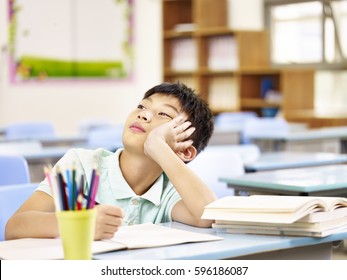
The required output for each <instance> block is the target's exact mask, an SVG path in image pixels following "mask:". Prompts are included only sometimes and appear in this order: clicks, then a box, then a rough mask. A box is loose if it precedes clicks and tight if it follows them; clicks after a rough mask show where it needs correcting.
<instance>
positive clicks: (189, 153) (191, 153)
mask: <svg viewBox="0 0 347 280" xmlns="http://www.w3.org/2000/svg"><path fill="white" fill-rule="evenodd" d="M176 154H177V156H178V157H179V158H180V159H181V160H183V161H184V162H189V161H191V160H193V159H194V158H195V157H196V155H197V150H196V148H195V147H194V146H193V145H190V146H189V147H188V148H186V149H185V150H183V151H179V152H177V153H176Z"/></svg>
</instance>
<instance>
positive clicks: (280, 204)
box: [205, 195, 347, 213]
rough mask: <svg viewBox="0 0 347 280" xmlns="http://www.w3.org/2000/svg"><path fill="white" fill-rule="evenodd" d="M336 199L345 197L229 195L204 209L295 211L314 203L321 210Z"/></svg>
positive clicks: (343, 199) (328, 206)
mask: <svg viewBox="0 0 347 280" xmlns="http://www.w3.org/2000/svg"><path fill="white" fill-rule="evenodd" d="M338 201H341V203H343V202H344V203H345V205H346V206H347V199H346V198H341V197H311V196H278V195H252V196H229V197H223V198H221V199H219V200H216V201H214V202H212V203H210V204H209V205H207V206H206V207H205V209H207V210H209V209H221V210H225V211H226V212H274V213H280V212H287V213H289V212H295V211H298V210H299V209H300V208H308V209H309V208H312V206H313V205H316V206H317V207H319V208H322V210H324V209H325V210H328V209H332V208H333V205H334V204H336V203H337V202H338Z"/></svg>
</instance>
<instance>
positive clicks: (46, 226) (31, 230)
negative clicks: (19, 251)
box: [5, 211, 59, 240]
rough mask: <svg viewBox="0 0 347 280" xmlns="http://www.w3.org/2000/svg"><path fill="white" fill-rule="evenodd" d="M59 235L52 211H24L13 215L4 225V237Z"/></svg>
mask: <svg viewBox="0 0 347 280" xmlns="http://www.w3.org/2000/svg"><path fill="white" fill-rule="evenodd" d="M57 236H59V229H58V223H57V219H56V216H55V213H54V212H51V213H48V212H38V211H26V212H22V213H18V214H16V215H14V216H13V217H12V218H11V219H10V220H9V221H8V223H7V225H6V231H5V239H6V240H10V239H18V238H26V237H31V238H55V237H57Z"/></svg>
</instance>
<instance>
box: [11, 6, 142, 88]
mask: <svg viewBox="0 0 347 280" xmlns="http://www.w3.org/2000/svg"><path fill="white" fill-rule="evenodd" d="M134 1H135V0H59V1H57V0H9V45H10V79H11V82H12V83H25V82H30V81H35V82H48V81H66V80H69V81H81V80H111V81H124V80H129V78H131V76H132V73H133V64H134V63H133V49H134V36H133V34H134V17H133V11H134Z"/></svg>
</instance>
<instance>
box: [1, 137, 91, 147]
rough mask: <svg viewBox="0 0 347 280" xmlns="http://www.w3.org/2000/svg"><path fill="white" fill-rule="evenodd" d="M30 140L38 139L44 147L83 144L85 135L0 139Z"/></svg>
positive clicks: (6, 140) (12, 140) (8, 140)
mask: <svg viewBox="0 0 347 280" xmlns="http://www.w3.org/2000/svg"><path fill="white" fill-rule="evenodd" d="M28 141H29V142H30V141H39V142H40V143H41V144H42V146H44V147H51V146H80V145H82V146H85V145H86V144H87V136H83V135H75V136H53V137H38V138H23V139H22V138H21V139H0V143H11V142H28Z"/></svg>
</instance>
